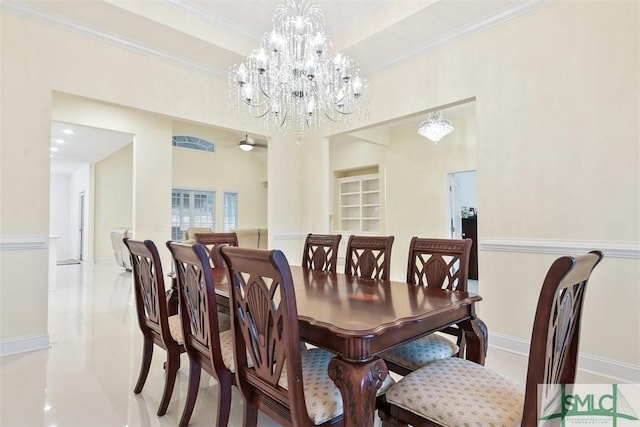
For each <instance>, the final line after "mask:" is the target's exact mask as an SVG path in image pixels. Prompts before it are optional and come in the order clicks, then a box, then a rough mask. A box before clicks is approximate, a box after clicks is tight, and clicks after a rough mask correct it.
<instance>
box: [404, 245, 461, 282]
mask: <svg viewBox="0 0 640 427" xmlns="http://www.w3.org/2000/svg"><path fill="white" fill-rule="evenodd" d="M472 243H473V242H472V241H471V239H425V238H419V237H413V238H412V239H411V243H410V244H409V259H408V263H407V283H413V284H417V285H420V286H426V287H438V288H443V289H451V290H453V291H465V292H466V291H467V281H468V279H469V256H470V254H471V245H472Z"/></svg>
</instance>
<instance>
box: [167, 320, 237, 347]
mask: <svg viewBox="0 0 640 427" xmlns="http://www.w3.org/2000/svg"><path fill="white" fill-rule="evenodd" d="M218 325H220V331H228V330H230V329H231V317H229V315H228V314H224V313H218ZM169 332H170V333H171V336H172V337H173V339H174V340H176V342H177V343H178V344H180V345H182V344H184V338H183V337H182V325H181V324H180V315H179V314H176V315H173V316H169Z"/></svg>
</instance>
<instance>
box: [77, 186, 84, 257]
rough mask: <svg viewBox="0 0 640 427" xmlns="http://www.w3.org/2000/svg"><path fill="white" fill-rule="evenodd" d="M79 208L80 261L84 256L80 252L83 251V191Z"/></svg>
mask: <svg viewBox="0 0 640 427" xmlns="http://www.w3.org/2000/svg"><path fill="white" fill-rule="evenodd" d="M79 208H80V209H78V212H80V218H79V219H80V221H79V222H78V223H79V224H80V227H79V228H78V235H79V238H80V241H79V242H78V252H79V254H78V259H79V260H80V261H82V260H83V259H84V258H83V256H82V254H83V253H84V227H85V224H84V191H82V192H80V206H79Z"/></svg>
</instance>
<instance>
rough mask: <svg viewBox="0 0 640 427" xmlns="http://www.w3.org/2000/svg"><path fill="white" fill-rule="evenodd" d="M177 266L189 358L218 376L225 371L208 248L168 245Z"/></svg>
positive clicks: (197, 244)
mask: <svg viewBox="0 0 640 427" xmlns="http://www.w3.org/2000/svg"><path fill="white" fill-rule="evenodd" d="M167 247H168V248H169V251H171V255H172V256H173V260H174V264H175V273H176V277H177V280H178V295H179V301H180V302H179V305H180V316H181V321H182V334H183V339H184V346H185V349H186V351H187V354H188V355H189V359H190V360H192V361H196V363H198V365H200V366H201V367H202V368H203V369H205V371H207V372H209V373H210V374H212V375H215V373H214V372H212V370H213V371H215V372H218V370H220V369H226V368H224V363H223V361H222V353H221V351H220V338H219V336H220V335H219V334H220V328H219V325H218V310H217V304H216V292H215V285H214V282H213V273H212V272H211V266H210V265H209V257H208V254H207V250H206V248H205V247H204V246H203V245H201V244H199V243H195V244H193V245H190V244H184V243H178V242H172V241H169V242H167Z"/></svg>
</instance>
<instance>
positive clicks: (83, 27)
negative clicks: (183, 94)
mask: <svg viewBox="0 0 640 427" xmlns="http://www.w3.org/2000/svg"><path fill="white" fill-rule="evenodd" d="M552 1H553V0H526V1H523V2H518V3H516V4H515V5H514V6H510V7H507V8H505V9H503V10H502V11H499V12H497V13H496V14H495V15H493V16H490V17H488V18H485V19H483V20H480V21H478V22H475V23H472V24H470V25H467V26H465V27H462V28H458V29H456V30H454V31H451V32H450V33H448V34H445V35H443V36H442V37H440V38H438V39H436V40H433V41H430V42H428V43H425V44H424V45H422V46H419V47H417V48H415V49H410V50H407V51H404V52H399V53H398V54H397V55H395V56H393V57H392V58H389V60H388V61H385V62H383V63H381V64H378V65H376V66H374V67H372V68H370V69H368V70H363V74H364V75H371V74H374V73H376V72H378V71H380V70H382V69H384V68H386V67H389V66H391V65H393V64H396V63H398V62H400V61H403V60H405V59H407V58H410V57H411V56H413V55H417V54H421V53H424V52H427V51H429V50H432V49H435V48H437V47H439V46H442V45H444V44H446V43H450V42H453V41H456V40H459V39H461V38H464V37H467V36H470V35H472V34H475V33H479V32H481V31H484V30H486V29H487V28H491V27H493V26H495V25H497V24H500V23H502V22H506V21H508V20H510V19H513V18H515V17H517V16H519V15H522V14H525V13H528V12H531V11H533V10H535V9H538V8H539V7H542V6H544V5H546V4H548V3H551V2H552ZM163 2H164V3H165V4H167V5H169V6H171V7H174V8H176V9H179V10H182V11H185V12H189V13H195V14H197V15H198V16H201V17H204V18H205V19H207V20H209V21H211V22H215V23H216V24H217V25H221V26H223V27H224V28H227V29H231V30H233V31H236V32H238V33H240V34H242V35H243V36H245V37H250V38H252V39H254V40H255V36H253V35H250V34H248V33H247V32H246V31H242V29H239V28H235V27H232V25H231V24H230V23H228V22H226V21H225V20H223V19H222V18H220V17H218V16H216V15H212V14H211V13H209V12H208V11H207V10H205V9H203V8H201V7H199V6H198V5H197V4H195V3H193V2H192V1H189V0H163ZM0 6H1V8H2V9H4V10H8V11H10V12H14V13H17V14H20V15H22V16H26V17H28V18H33V19H37V20H39V21H41V22H46V23H48V24H51V25H54V26H57V27H60V28H64V29H67V30H70V31H74V32H76V33H79V34H83V35H86V36H89V37H92V38H94V39H97V40H101V41H103V42H106V43H110V44H112V45H115V46H119V47H123V48H125V49H129V50H131V51H134V52H137V53H141V54H144V55H148V56H152V57H156V58H160V59H164V60H168V61H173V62H176V63H178V64H180V65H183V66H186V67H188V68H195V69H197V70H200V71H203V72H205V73H208V74H211V75H214V76H216V77H218V78H221V79H225V80H226V79H227V70H223V69H220V68H217V67H214V66H211V65H207V64H204V63H201V62H198V61H194V60H191V59H189V58H186V57H184V56H181V55H177V54H175V53H172V52H168V51H165V50H162V49H158V48H155V47H152V46H147V45H144V44H141V43H139V42H136V41H133V40H130V39H126V38H124V37H121V36H118V35H115V34H112V33H108V32H106V31H103V30H100V29H98V28H96V27H94V26H90V25H87V24H85V23H81V22H78V21H75V20H73V19H69V18H67V17H63V16H59V15H53V14H51V13H49V12H45V11H42V10H41V9H39V8H37V7H34V6H31V5H28V4H26V3H23V2H19V1H16V0H3V1H2V2H0Z"/></svg>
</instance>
